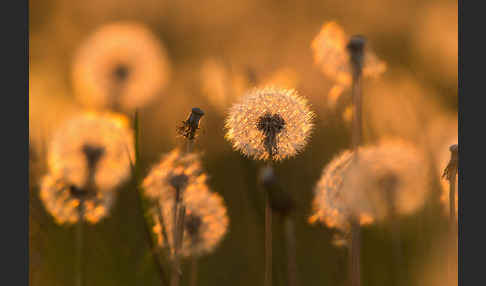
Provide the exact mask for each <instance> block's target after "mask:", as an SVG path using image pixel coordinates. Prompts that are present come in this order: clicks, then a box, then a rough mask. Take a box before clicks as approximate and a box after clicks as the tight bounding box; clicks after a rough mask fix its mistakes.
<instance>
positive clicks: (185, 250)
mask: <svg viewBox="0 0 486 286" xmlns="http://www.w3.org/2000/svg"><path fill="white" fill-rule="evenodd" d="M158 202H159V206H160V207H159V208H157V209H154V214H153V217H154V221H155V222H156V223H155V226H154V228H153V231H154V233H155V234H156V235H157V238H158V243H159V245H161V246H165V245H166V244H167V242H166V241H165V239H164V235H163V233H162V227H165V231H166V233H168V234H171V233H173V225H174V212H173V207H174V197H173V196H171V195H170V193H162V194H161V196H160V199H159V201H158ZM182 204H183V205H184V206H185V208H186V213H185V219H184V235H183V242H182V247H181V254H182V255H183V256H191V255H196V256H199V255H202V254H206V253H209V252H211V251H212V250H213V249H214V248H215V247H216V246H217V245H218V244H219V242H220V241H221V239H222V238H223V237H224V235H225V234H226V232H227V229H228V224H229V220H228V216H227V214H226V207H225V206H224V201H223V199H222V198H221V196H219V195H218V194H216V193H212V192H210V191H209V189H208V187H207V185H206V184H205V182H201V181H200V182H198V183H195V184H192V185H188V187H187V188H186V189H185V190H184V195H183V199H182ZM159 210H160V212H161V213H157V212H158V211H159ZM161 219H162V220H163V223H162V224H161ZM166 237H167V240H168V244H169V245H170V249H171V250H173V249H174V247H172V246H173V236H172V235H168V236H166Z"/></svg>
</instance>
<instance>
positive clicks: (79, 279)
mask: <svg viewBox="0 0 486 286" xmlns="http://www.w3.org/2000/svg"><path fill="white" fill-rule="evenodd" d="M78 218H79V219H78V222H77V224H76V258H77V259H76V262H77V265H76V266H77V267H76V286H83V276H84V275H83V274H84V267H83V266H84V265H83V222H84V219H83V218H84V200H82V199H81V200H79V205H78Z"/></svg>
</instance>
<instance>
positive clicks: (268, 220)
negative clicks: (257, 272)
mask: <svg viewBox="0 0 486 286" xmlns="http://www.w3.org/2000/svg"><path fill="white" fill-rule="evenodd" d="M264 285H265V286H271V285H272V208H271V207H270V198H269V195H268V193H265V284H264Z"/></svg>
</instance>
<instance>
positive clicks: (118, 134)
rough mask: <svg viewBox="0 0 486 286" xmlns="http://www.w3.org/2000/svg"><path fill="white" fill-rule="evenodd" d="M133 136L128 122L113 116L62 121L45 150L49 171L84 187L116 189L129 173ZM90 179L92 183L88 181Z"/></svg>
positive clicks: (91, 114) (87, 115) (90, 115)
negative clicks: (46, 151)
mask: <svg viewBox="0 0 486 286" xmlns="http://www.w3.org/2000/svg"><path fill="white" fill-rule="evenodd" d="M133 148H134V144H133V133H132V130H131V129H130V128H129V125H128V119H127V118H126V117H124V116H121V115H117V114H113V113H96V112H85V113H83V114H80V115H78V116H76V117H73V118H71V119H70V120H68V121H66V122H65V123H64V124H63V125H62V126H61V127H60V128H59V129H58V130H57V132H56V133H55V134H54V136H53V138H52V140H51V142H50V144H49V148H48V167H49V171H50V172H51V173H52V174H53V175H56V176H58V177H61V178H63V179H64V180H66V181H68V182H70V183H72V184H74V185H75V186H78V187H81V188H84V187H85V186H86V185H87V184H88V183H93V184H94V185H96V187H97V188H99V190H100V191H107V190H111V189H113V188H115V187H117V186H118V185H119V184H121V183H122V182H123V181H124V180H126V179H127V178H128V177H129V176H130V174H131V168H130V163H131V162H133V161H134V158H135V156H134V149H133ZM89 180H93V182H88V181H89Z"/></svg>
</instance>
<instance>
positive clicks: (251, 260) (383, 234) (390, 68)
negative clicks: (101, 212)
mask: <svg viewBox="0 0 486 286" xmlns="http://www.w3.org/2000/svg"><path fill="white" fill-rule="evenodd" d="M29 3H30V7H29V12H30V20H29V22H30V28H29V29H30V72H29V77H30V82H29V90H30V94H29V134H30V161H29V162H30V170H29V171H30V174H29V175H30V200H29V204H30V212H29V213H30V221H29V235H30V249H29V263H30V265H29V266H30V267H29V271H30V285H35V286H43V285H49V286H51V285H72V284H74V281H75V276H76V273H75V267H74V265H75V264H76V261H75V259H76V257H75V255H74V252H75V251H74V244H75V243H74V241H75V227H73V226H66V225H58V224H57V223H56V221H55V219H54V218H53V216H52V215H51V214H50V213H49V212H48V211H46V208H45V207H44V205H43V203H42V201H41V199H40V197H39V189H40V182H41V179H42V177H43V176H44V175H45V174H46V173H47V172H48V170H47V158H46V154H47V152H48V150H47V149H48V146H49V142H50V141H51V138H52V136H53V135H54V134H55V132H56V130H57V128H59V127H60V126H61V125H62V124H63V122H65V121H66V120H68V119H69V118H71V117H72V116H75V115H76V114H78V113H80V112H82V111H83V110H85V109H86V108H87V107H86V106H87V105H89V104H90V103H91V102H93V101H94V100H96V99H93V96H95V93H96V91H95V90H94V89H92V88H90V84H91V85H92V84H94V83H93V82H91V81H90V80H91V79H89V78H88V79H87V78H84V77H83V76H84V75H83V72H86V71H83V68H86V67H85V65H88V67H87V68H88V69H89V68H90V67H89V65H90V64H92V63H91V61H97V60H98V61H103V60H104V59H103V58H102V57H101V59H99V58H100V56H99V55H98V54H97V52H98V51H101V52H100V54H101V55H103V54H102V51H103V48H104V46H105V45H108V44H109V36H108V35H107V36H106V37H101V41H100V40H98V42H93V43H91V42H89V43H88V45H92V46H91V47H88V48H85V47H86V42H87V41H89V39H91V37H92V35H93V33H95V32H96V31H98V29H100V28H102V27H103V26H105V25H110V24H112V23H121V22H123V23H129V24H130V25H132V24H133V25H139V24H140V25H143V26H144V27H145V28H146V29H148V30H149V31H151V33H152V34H153V35H152V36H153V37H155V39H156V41H157V42H158V44H157V45H155V46H150V45H144V43H143V42H138V41H133V42H130V41H128V42H127V45H135V46H137V45H138V46H139V48H140V49H141V51H142V54H143V55H144V56H145V57H146V58H144V60H146V62H141V63H140V65H142V67H141V69H142V71H141V72H140V78H139V79H138V80H139V81H140V83H139V84H138V83H137V84H135V85H134V86H132V87H130V88H129V89H128V90H129V91H130V92H132V95H133V97H134V98H135V99H133V100H134V101H135V102H136V103H137V100H142V99H137V98H136V96H135V95H136V94H137V92H139V93H143V94H145V93H151V94H153V96H152V98H150V100H147V101H146V102H147V104H145V103H144V104H141V103H140V106H141V107H140V108H138V119H139V131H140V142H139V146H140V148H139V152H140V157H139V161H138V162H137V163H138V164H139V166H140V168H141V173H142V176H143V177H145V176H146V175H147V174H148V172H149V171H150V169H151V167H152V166H153V164H155V163H157V162H158V161H159V159H160V156H161V154H165V153H167V152H169V151H171V150H172V149H173V148H174V147H176V146H183V145H184V139H183V138H181V137H180V136H177V133H176V127H177V126H179V125H180V123H181V121H183V120H185V119H186V118H187V116H188V114H189V112H190V110H191V108H193V107H199V108H201V109H202V110H204V112H205V115H204V117H203V118H202V120H201V125H200V131H199V133H198V137H197V139H196V142H195V147H194V148H195V150H196V151H200V152H202V159H201V160H202V161H201V162H202V165H203V169H204V170H205V172H206V173H207V174H208V176H209V179H208V185H209V187H210V188H211V190H212V191H214V192H216V193H218V194H219V195H221V197H222V198H223V199H224V203H225V205H226V208H227V215H228V218H229V225H228V229H227V233H226V235H225V236H224V238H223V239H222V240H221V242H220V243H219V245H218V246H217V247H216V248H215V249H214V251H212V252H211V253H209V254H207V255H204V256H202V257H201V258H200V260H199V271H198V283H197V284H198V285H200V286H204V285H229V284H231V285H233V286H238V285H245V286H246V285H260V284H261V283H262V282H263V275H264V271H263V269H264V256H263V253H264V223H263V219H262V218H263V211H264V197H263V190H262V188H261V187H260V186H259V184H258V170H259V168H260V167H261V166H262V165H263V163H262V162H259V161H254V160H251V159H248V158H245V157H244V156H242V155H241V154H240V153H239V152H237V151H234V150H233V149H232V146H231V144H230V143H229V142H228V141H227V140H225V138H224V136H225V129H224V122H225V118H226V116H227V114H228V108H229V107H230V106H231V104H232V103H233V102H234V101H235V100H236V99H237V98H238V97H239V96H240V95H242V94H244V93H245V91H247V90H250V89H251V88H253V87H255V86H263V85H268V84H271V85H276V86H279V87H283V88H294V89H296V90H297V91H298V93H299V94H300V95H301V96H302V97H305V98H307V99H308V101H309V104H310V107H311V110H312V111H313V112H314V113H315V118H314V120H313V122H314V129H313V132H312V134H311V136H310V138H309V141H308V144H307V146H306V147H305V149H304V150H303V151H302V153H301V154H299V155H298V156H296V157H295V158H292V159H289V160H285V161H282V162H279V163H276V164H275V173H276V175H277V177H278V178H279V180H280V181H281V183H282V185H283V186H284V187H285V189H286V190H287V191H288V192H290V193H291V194H292V196H293V198H294V199H295V201H296V210H295V212H294V213H293V214H292V216H293V218H294V221H295V229H296V253H297V256H296V258H297V273H298V280H299V282H300V283H299V284H300V285H306V286H311V285H336V286H338V285H348V279H347V277H348V274H347V273H348V270H347V250H346V248H345V247H342V246H338V245H336V243H335V235H336V230H334V229H331V228H328V227H326V225H324V224H319V223H314V224H311V223H309V217H311V215H312V214H313V210H312V201H313V197H314V187H315V186H316V183H317V182H318V180H319V178H320V176H321V173H322V170H323V168H324V167H325V166H326V165H327V164H328V163H329V162H330V161H331V160H332V159H333V158H334V157H335V156H337V155H338V154H339V153H340V152H341V151H343V150H345V149H349V148H350V144H351V131H350V130H351V129H350V127H351V123H350V114H349V108H347V106H348V105H349V103H350V102H351V99H350V89H346V88H343V90H339V86H336V81H335V80H334V79H333V78H330V77H327V76H326V75H325V74H323V73H322V72H321V69H320V67H319V65H318V64H317V63H316V61H315V55H314V51H313V49H312V42H313V39H314V38H315V37H316V36H317V35H318V34H319V31H320V30H321V28H322V27H323V25H324V24H325V23H328V22H334V23H337V24H338V25H339V26H340V27H341V28H342V29H343V30H344V31H345V32H346V33H347V34H348V35H353V34H361V35H364V36H365V37H366V38H367V40H368V41H367V48H369V50H371V51H373V53H374V54H375V55H376V57H377V58H379V59H380V60H381V61H383V63H385V65H386V70H384V72H382V73H381V74H380V76H377V77H372V78H364V80H363V143H364V144H365V145H366V144H373V143H376V142H379V141H380V140H382V139H389V138H394V139H397V138H398V139H402V140H405V141H407V142H409V143H410V144H411V145H413V146H414V147H416V148H417V149H418V150H420V152H421V154H423V159H424V165H425V166H423V168H424V173H427V187H426V189H424V190H423V193H425V194H426V196H425V197H426V198H425V199H424V200H425V202H424V204H423V207H421V208H420V209H419V210H417V211H416V212H414V213H413V214H412V215H408V216H403V217H399V218H398V224H399V227H400V229H401V243H402V244H401V247H402V250H403V257H402V259H401V261H400V264H399V266H398V267H397V265H396V263H393V262H392V261H393V259H394V256H393V243H392V240H393V237H394V236H393V229H394V228H393V227H392V226H390V224H387V223H377V224H372V225H366V226H363V227H362V254H361V262H362V269H361V272H362V273H361V275H362V285H373V286H379V285H383V286H385V285H386V286H388V285H397V286H400V285H403V286H405V285H414V286H425V285H427V286H430V285H457V282H456V281H457V280H455V279H457V277H454V278H453V279H451V277H449V276H448V275H447V261H448V256H449V255H450V253H451V251H450V249H449V247H448V246H447V245H448V242H447V241H448V240H447V239H448V233H449V224H448V216H447V214H448V209H447V203H446V204H444V202H443V200H441V197H443V194H444V188H445V189H447V190H448V184H447V182H446V181H444V180H443V179H441V175H442V170H443V169H444V168H445V166H446V164H447V161H448V159H449V156H450V155H449V154H450V153H449V146H450V145H451V144H453V143H457V71H458V66H457V50H458V48H457V47H458V45H457V39H458V25H457V19H458V17H457V1H449V0H440V1H439V0H430V1H418V0H407V1H400V0H391V1H387V0H368V1H358V0H347V1H331V0H320V1H314V0H306V1H293V0H284V1H275V0H263V1H256V0H235V1H223V0H206V1H202V2H194V1H187V0H178V1H167V0H138V1H136V0H86V1H62V0H31V1H30V2H29ZM128 27H130V26H128ZM132 32H133V33H134V34H135V35H137V30H136V29H135V28H134V29H133V31H132ZM103 40H106V41H107V43H103ZM158 45H160V46H158ZM83 47H84V48H83ZM90 53H91V54H90ZM153 53H155V54H157V56H159V57H161V58H163V61H161V62H160V63H159V64H154V63H153V62H152V58H150V57H151V56H152V54H153ZM142 58H143V57H142ZM107 61H109V59H108V60H107ZM144 64H145V65H148V66H149V68H147V67H144V66H143V65H144ZM150 78H155V80H152V81H151V80H150ZM152 86H155V87H154V88H153V89H154V91H152V90H151V87H152ZM333 92H334V93H333ZM335 93H338V94H339V97H338V100H337V101H336V100H334V99H335V98H336V97H337V96H336V95H335ZM143 100H145V99H143ZM140 102H141V101H140ZM144 102H145V101H144ZM131 103H132V102H130V101H129V100H127V103H126V104H125V105H126V106H129V105H130V104H131ZM137 104H138V103H137ZM119 108H120V109H122V110H123V113H125V114H126V116H127V117H128V118H133V116H134V110H133V109H132V110H129V108H125V106H121V107H119ZM117 193H118V194H117V197H116V201H115V202H114V204H113V206H112V208H111V210H110V211H109V214H108V216H107V217H106V218H104V219H103V220H101V221H100V222H98V223H96V224H93V225H87V226H86V227H85V228H84V260H85V270H84V273H85V274H84V280H85V285H90V286H91V285H93V286H94V285H103V286H109V285H117V286H119V285H161V284H160V280H159V276H158V272H157V269H156V266H155V265H154V263H153V260H152V257H151V255H150V247H149V244H148V243H147V241H146V239H145V233H144V226H143V224H144V221H143V219H142V216H141V214H140V209H139V208H138V205H137V203H136V202H137V192H136V191H135V188H134V183H133V182H132V181H131V180H128V181H126V182H125V183H124V184H123V185H122V186H120V187H119V188H118V189H117ZM273 221H274V223H273V252H274V255H273V268H274V269H273V282H274V285H286V279H287V278H286V277H287V276H286V271H287V268H286V267H287V266H286V262H285V261H286V258H285V250H284V248H285V245H284V242H283V238H282V235H281V233H282V228H283V225H282V219H281V218H280V217H279V215H278V214H274V220H273ZM189 264H190V261H189V260H183V271H184V273H186V272H188V271H189V270H188V269H189ZM164 266H165V267H166V272H169V264H167V263H166V265H164ZM454 283H456V284H454ZM181 285H189V279H188V277H187V276H183V279H182V281H181Z"/></svg>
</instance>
